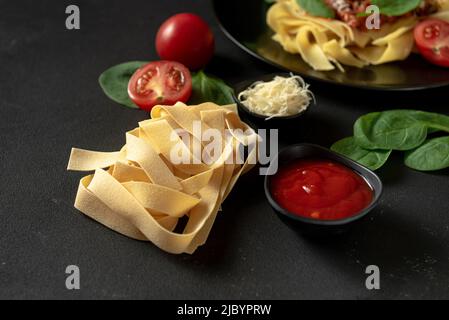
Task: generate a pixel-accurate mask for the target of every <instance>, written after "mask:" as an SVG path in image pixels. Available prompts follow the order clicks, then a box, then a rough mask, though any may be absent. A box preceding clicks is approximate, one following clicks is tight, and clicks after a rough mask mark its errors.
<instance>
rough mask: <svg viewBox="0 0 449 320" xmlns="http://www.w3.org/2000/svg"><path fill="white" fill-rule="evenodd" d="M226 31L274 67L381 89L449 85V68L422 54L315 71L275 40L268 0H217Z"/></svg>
mask: <svg viewBox="0 0 449 320" xmlns="http://www.w3.org/2000/svg"><path fill="white" fill-rule="evenodd" d="M213 6H214V10H215V14H216V17H217V20H218V22H219V23H220V26H221V28H222V29H223V31H224V33H225V34H226V35H227V36H228V37H229V38H230V39H231V40H232V41H233V42H234V43H235V44H237V45H238V46H239V47H240V48H242V49H243V50H245V51H246V52H248V53H249V54H251V55H253V56H254V57H256V58H258V59H260V60H262V61H265V62H266V63H269V64H271V65H273V66H276V67H279V68H281V69H283V70H286V71H292V72H295V73H297V74H300V75H301V76H303V77H305V78H309V79H313V80H318V81H323V82H327V83H334V84H339V85H344V86H349V87H357V88H366V89H377V90H417V89H427V88H435V87H442V86H446V85H449V69H445V68H440V67H436V66H433V65H431V64H429V63H428V62H426V61H425V60H424V59H422V58H421V57H420V56H419V55H416V54H412V55H411V56H410V57H409V58H408V59H407V60H405V61H401V62H394V63H389V64H384V65H380V66H369V67H365V68H363V69H359V68H353V67H348V66H345V70H346V72H345V73H343V72H340V71H338V70H333V71H315V70H313V69H312V68H311V67H309V66H308V65H307V64H306V63H305V62H304V61H303V60H302V59H301V57H300V56H299V55H293V54H289V53H287V52H285V51H284V50H283V49H282V47H281V46H280V45H279V44H278V43H276V42H275V41H273V40H272V39H271V36H272V35H273V32H272V31H271V30H270V29H269V28H268V26H267V25H266V22H265V16H266V11H267V9H268V7H269V5H268V4H266V3H265V1H264V0H227V1H223V0H213Z"/></svg>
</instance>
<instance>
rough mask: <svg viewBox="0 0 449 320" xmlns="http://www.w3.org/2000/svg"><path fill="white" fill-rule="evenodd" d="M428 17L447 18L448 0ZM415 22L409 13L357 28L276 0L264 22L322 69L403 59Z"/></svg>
mask: <svg viewBox="0 0 449 320" xmlns="http://www.w3.org/2000/svg"><path fill="white" fill-rule="evenodd" d="M432 17H436V18H439V19H443V20H446V21H449V3H448V4H447V5H446V4H445V6H444V8H442V9H441V11H440V12H437V13H436V14H434V15H432ZM418 22H419V19H418V17H416V16H414V15H411V16H404V17H401V18H399V19H398V20H396V21H395V22H391V23H382V25H381V28H380V30H359V29H357V28H351V27H350V26H349V25H348V24H346V23H345V22H343V21H340V20H336V19H326V18H320V17H313V16H311V15H308V14H307V13H306V12H305V11H304V10H303V9H302V8H301V7H300V6H299V5H298V3H297V1H296V0H277V2H276V3H275V4H273V5H272V6H271V7H270V9H269V10H268V13H267V23H268V25H269V26H270V28H271V29H272V30H273V31H274V32H275V35H274V36H273V39H274V40H275V41H277V42H278V43H280V44H281V45H282V47H283V49H284V50H285V51H287V52H289V53H293V54H300V55H301V57H302V59H303V60H304V61H305V62H307V63H308V64H309V65H310V66H311V67H312V68H313V69H315V70H322V71H328V70H334V69H335V67H337V68H339V69H340V70H341V71H344V69H343V67H342V65H348V66H353V67H358V68H362V67H364V66H367V65H370V64H372V65H379V64H383V63H387V62H392V61H399V60H404V59H406V58H407V57H408V56H409V55H410V54H411V53H412V51H413V49H414V36H413V29H414V27H415V26H416V24H417V23H418Z"/></svg>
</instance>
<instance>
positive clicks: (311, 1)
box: [296, 0, 335, 19]
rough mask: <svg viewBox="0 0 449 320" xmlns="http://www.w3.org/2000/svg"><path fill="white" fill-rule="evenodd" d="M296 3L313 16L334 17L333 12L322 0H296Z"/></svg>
mask: <svg viewBox="0 0 449 320" xmlns="http://www.w3.org/2000/svg"><path fill="white" fill-rule="evenodd" d="M296 2H297V3H298V5H299V6H300V7H301V8H302V9H304V10H305V11H306V12H307V13H308V14H310V15H312V16H315V17H323V18H330V19H332V18H335V12H334V10H332V9H331V8H330V7H329V6H328V5H327V4H326V2H325V1H324V0H296Z"/></svg>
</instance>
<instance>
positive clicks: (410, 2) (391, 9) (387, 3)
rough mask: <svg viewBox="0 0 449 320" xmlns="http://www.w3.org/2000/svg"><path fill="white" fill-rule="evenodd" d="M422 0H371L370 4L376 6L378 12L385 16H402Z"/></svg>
mask: <svg viewBox="0 0 449 320" xmlns="http://www.w3.org/2000/svg"><path fill="white" fill-rule="evenodd" d="M421 1H422V0H371V4H373V5H375V6H378V7H379V10H380V13H382V14H384V15H387V16H402V15H404V14H406V13H408V12H410V11H412V10H415V9H416V8H417V7H418V6H419V5H420V4H421Z"/></svg>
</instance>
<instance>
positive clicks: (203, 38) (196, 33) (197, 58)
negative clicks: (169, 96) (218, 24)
mask: <svg viewBox="0 0 449 320" xmlns="http://www.w3.org/2000/svg"><path fill="white" fill-rule="evenodd" d="M156 50H157V53H158V54H159V57H160V58H161V59H163V60H171V61H178V62H180V63H182V64H183V65H185V66H186V67H188V68H189V69H190V70H198V69H200V68H202V67H204V66H205V65H206V64H207V63H208V62H209V60H210V59H211V58H212V56H213V54H214V35H213V33H212V31H211V29H210V28H209V26H208V25H207V23H206V22H205V21H204V20H203V19H201V18H200V17H198V16H197V15H194V14H191V13H180V14H177V15H174V16H172V17H171V18H169V19H168V20H166V21H165V22H164V23H163V24H162V25H161V26H160V28H159V31H158V32H157V36H156Z"/></svg>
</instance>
